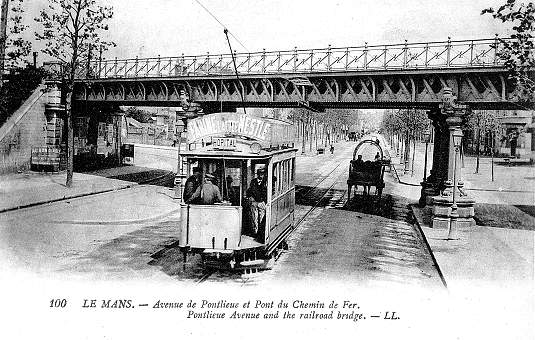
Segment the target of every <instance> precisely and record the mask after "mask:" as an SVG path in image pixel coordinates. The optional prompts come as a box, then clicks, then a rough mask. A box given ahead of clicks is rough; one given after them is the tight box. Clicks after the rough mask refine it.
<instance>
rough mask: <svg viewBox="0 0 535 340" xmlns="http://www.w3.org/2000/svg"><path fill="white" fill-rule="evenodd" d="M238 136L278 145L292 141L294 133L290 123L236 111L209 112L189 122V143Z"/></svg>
mask: <svg viewBox="0 0 535 340" xmlns="http://www.w3.org/2000/svg"><path fill="white" fill-rule="evenodd" d="M236 136H241V137H246V138H249V139H253V140H255V141H259V142H264V143H269V144H272V145H276V144H284V143H290V142H292V141H293V138H294V133H293V126H292V125H291V124H289V123H286V122H282V121H278V120H274V119H266V118H260V117H254V116H251V115H246V114H242V113H235V112H228V113H227V112H224V113H214V114H209V115H206V116H204V117H199V118H195V119H193V120H191V121H190V122H188V143H194V142H197V141H200V140H201V139H208V138H210V137H214V140H215V137H236Z"/></svg>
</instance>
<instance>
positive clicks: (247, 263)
mask: <svg viewBox="0 0 535 340" xmlns="http://www.w3.org/2000/svg"><path fill="white" fill-rule="evenodd" d="M264 263H265V261H264V260H249V261H242V262H240V266H242V267H252V266H261V265H263V264H264Z"/></svg>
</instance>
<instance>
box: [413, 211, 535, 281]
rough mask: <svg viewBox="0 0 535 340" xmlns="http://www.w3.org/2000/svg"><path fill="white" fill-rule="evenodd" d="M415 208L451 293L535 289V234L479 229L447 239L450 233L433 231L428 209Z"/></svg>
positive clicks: (478, 227)
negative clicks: (469, 289) (474, 289)
mask: <svg viewBox="0 0 535 340" xmlns="http://www.w3.org/2000/svg"><path fill="white" fill-rule="evenodd" d="M412 209H413V212H414V215H415V217H416V219H417V221H418V224H419V225H420V228H421V230H422V232H423V234H424V236H425V239H426V241H427V243H428V244H429V247H430V249H431V251H432V253H433V256H434V258H435V260H436V263H437V265H438V267H439V268H440V271H441V272H442V275H443V278H444V280H445V282H446V284H447V286H448V288H450V290H452V291H459V290H462V289H464V288H466V286H467V285H470V286H471V287H473V286H474V285H477V286H488V287H518V286H523V287H524V286H525V287H533V283H534V277H533V268H534V263H533V259H534V244H535V242H534V240H535V232H534V231H531V230H513V229H503V228H491V227H485V226H475V227H472V228H469V229H462V230H459V233H458V236H457V237H458V239H456V240H446V239H445V238H446V234H447V230H445V229H436V228H430V227H429V224H428V223H427V221H426V219H425V216H424V214H425V210H424V209H421V208H419V207H416V206H413V207H412Z"/></svg>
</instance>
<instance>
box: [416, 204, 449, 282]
mask: <svg viewBox="0 0 535 340" xmlns="http://www.w3.org/2000/svg"><path fill="white" fill-rule="evenodd" d="M410 207H411V212H412V216H413V217H414V220H415V221H416V226H417V227H418V228H416V231H417V232H418V234H419V235H420V237H421V238H422V240H423V241H424V243H425V246H426V247H427V250H428V251H429V254H430V255H431V259H432V260H433V263H434V265H435V267H436V268H437V272H438V276H439V277H440V280H441V281H442V284H443V285H444V287H445V288H446V289H447V288H448V284H447V282H446V278H445V277H444V274H443V273H442V270H441V269H440V266H439V264H438V261H437V259H436V257H435V254H433V250H432V249H431V245H430V244H429V242H428V241H427V238H426V237H425V233H424V231H423V230H422V226H421V224H420V221H419V220H418V218H417V217H416V214H415V213H414V205H412V204H411V205H410Z"/></svg>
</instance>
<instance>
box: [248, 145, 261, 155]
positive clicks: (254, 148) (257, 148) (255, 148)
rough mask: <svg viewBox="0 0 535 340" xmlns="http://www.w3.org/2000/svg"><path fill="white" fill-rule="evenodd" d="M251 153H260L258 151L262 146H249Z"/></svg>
mask: <svg viewBox="0 0 535 340" xmlns="http://www.w3.org/2000/svg"><path fill="white" fill-rule="evenodd" d="M250 148H251V152H252V153H257V154H258V153H260V150H262V146H261V145H260V144H259V143H253V144H251V146H250Z"/></svg>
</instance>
